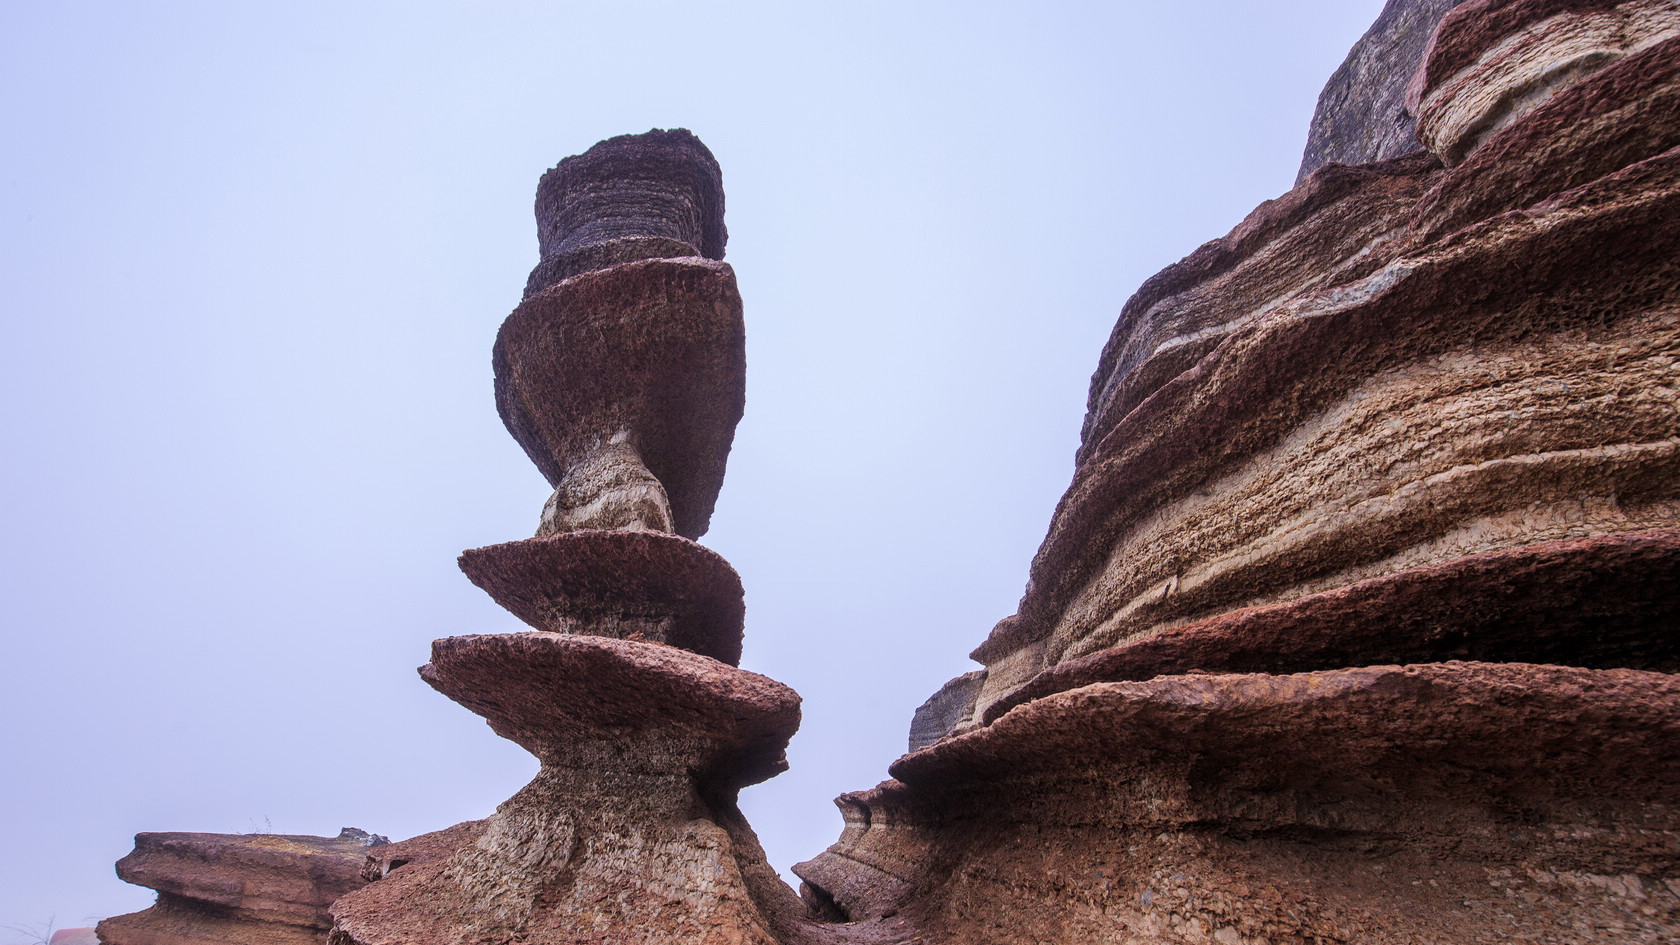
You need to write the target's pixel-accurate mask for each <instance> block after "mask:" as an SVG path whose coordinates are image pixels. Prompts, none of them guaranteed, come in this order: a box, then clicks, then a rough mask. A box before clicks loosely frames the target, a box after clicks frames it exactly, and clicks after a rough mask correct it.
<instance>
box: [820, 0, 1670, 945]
mask: <svg viewBox="0 0 1680 945" xmlns="http://www.w3.org/2000/svg"><path fill="white" fill-rule="evenodd" d="M1436 20H1438V21H1439V24H1438V26H1437V27H1436V28H1435V32H1434V33H1433V35H1432V36H1429V35H1427V34H1426V35H1419V34H1418V33H1417V32H1416V31H1415V30H1411V31H1409V30H1408V27H1406V26H1405V25H1404V24H1405V23H1422V22H1428V23H1429V24H1431V25H1434V21H1436ZM1408 50H1416V53H1415V54H1414V53H1413V52H1409V51H1408ZM1414 64H1415V69H1414V67H1413V66H1414ZM1338 89H1340V91H1336V90H1338ZM1402 91H1403V92H1404V95H1405V97H1406V99H1407V100H1408V101H1409V102H1410V103H1411V104H1410V111H1411V114H1414V115H1416V116H1417V125H1416V135H1417V138H1416V139H1415V140H1417V141H1421V142H1423V143H1424V144H1426V145H1427V146H1428V148H1429V150H1415V151H1414V150H1412V149H1411V148H1410V147H1407V146H1403V145H1402V144H1401V143H1399V139H1398V138H1396V137H1395V136H1393V135H1390V134H1389V133H1388V131H1387V130H1385V127H1386V126H1384V125H1383V124H1382V122H1383V121H1386V120H1387V118H1388V117H1391V116H1392V115H1395V114H1399V112H1398V111H1397V108H1398V106H1397V105H1396V104H1395V103H1396V102H1397V101H1398V100H1399V96H1400V95H1401V93H1402ZM1332 92H1336V94H1337V95H1339V96H1340V98H1339V99H1334V100H1332V99H1333V96H1332ZM1326 96H1327V98H1326V100H1324V101H1321V109H1320V116H1319V119H1318V122H1319V123H1318V124H1315V128H1314V135H1315V138H1314V141H1315V144H1314V145H1311V146H1309V151H1308V157H1309V162H1310V161H1311V160H1312V159H1313V153H1314V152H1313V148H1314V147H1317V146H1318V144H1317V143H1316V142H1320V141H1321V136H1320V134H1319V132H1320V126H1321V125H1324V126H1326V127H1336V126H1337V122H1338V121H1341V120H1342V118H1345V117H1346V116H1348V115H1352V114H1355V113H1364V114H1365V115H1367V116H1368V117H1369V118H1370V122H1369V123H1368V124H1367V125H1365V126H1362V127H1358V128H1355V130H1354V132H1353V133H1350V134H1351V137H1346V140H1347V141H1351V142H1352V145H1350V146H1351V147H1353V153H1352V154H1351V159H1352V160H1355V161H1370V162H1371V163H1360V164H1359V165H1358V166H1345V165H1344V164H1341V163H1326V164H1324V165H1323V166H1322V167H1318V168H1317V169H1316V170H1312V171H1311V172H1310V173H1308V174H1306V175H1305V177H1304V179H1303V180H1302V181H1301V182H1300V184H1299V186H1297V187H1296V188H1295V189H1294V190H1292V191H1291V192H1290V193H1288V194H1285V195H1284V196H1282V197H1280V198H1278V199H1277V200H1274V201H1269V202H1268V203H1266V204H1263V205H1262V206H1261V207H1260V208H1258V209H1257V210H1256V211H1255V212H1254V213H1253V214H1251V215H1250V217H1249V218H1248V219H1247V220H1245V221H1244V222H1243V223H1242V224H1241V225H1240V226H1238V227H1237V228H1236V229H1235V230H1234V231H1232V232H1231V233H1230V234H1229V235H1227V236H1225V237H1224V238H1222V239H1219V240H1215V241H1214V242H1212V243H1209V244H1207V245H1205V246H1203V247H1202V248H1201V249H1199V250H1197V251H1196V252H1195V253H1193V254H1192V255H1191V256H1189V257H1188V258H1186V259H1185V260H1183V261H1182V262H1180V263H1178V264H1177V265H1174V266H1172V267H1169V268H1168V269H1167V270H1165V271H1163V272H1162V273H1160V274H1159V275H1157V276H1155V277H1154V278H1152V279H1150V280H1149V281H1148V282H1146V283H1145V284H1144V286H1143V287H1142V288H1141V289H1140V290H1139V291H1138V293H1137V295H1136V296H1134V297H1133V298H1132V299H1131V300H1130V301H1129V302H1128V303H1127V304H1126V306H1125V308H1124V310H1123V311H1122V313H1121V316H1120V320H1119V323H1118V324H1117V325H1116V327H1115V329H1114V332H1113V335H1112V336H1111V338H1110V339H1109V342H1108V344H1107V346H1106V347H1105V349H1104V351H1103V352H1102V356H1101V358H1100V360H1099V363H1098V368H1097V371H1096V373H1095V375H1094V377H1093V379H1092V386H1091V394H1090V401H1089V409H1088V412H1087V415H1086V419H1085V426H1084V431H1083V436H1082V443H1081V446H1080V449H1079V453H1078V457H1077V468H1076V471H1075V475H1074V481H1073V483H1072V485H1071V486H1070V488H1069V490H1068V492H1067V493H1066V495H1065V496H1064V497H1063V498H1062V500H1061V502H1060V504H1059V505H1058V507H1057V509H1056V511H1055V514H1054V516H1053V518H1052V521H1051V524H1050V529H1049V533H1048V535H1047V536H1046V538H1045V541H1044V544H1043V546H1042V547H1041V548H1040V550H1039V553H1038V555H1037V556H1036V558H1035V559H1034V561H1033V566H1032V571H1031V574H1030V577H1029V581H1028V584H1027V589H1026V593H1025V595H1024V596H1023V598H1022V600H1021V605H1020V609H1019V610H1018V612H1017V613H1016V614H1013V615H1011V616H1009V617H1007V618H1005V619H1004V620H1002V621H1000V622H999V624H998V625H997V627H996V628H994V629H993V631H992V633H991V635H990V636H989V637H988V638H987V639H986V640H985V641H984V642H983V643H982V644H981V646H980V647H979V648H978V649H976V650H975V651H974V654H973V655H974V658H975V659H977V660H979V661H980V662H982V663H984V664H985V668H984V669H983V670H980V671H978V672H977V673H971V674H969V675H967V676H964V677H960V678H959V679H957V680H953V681H952V682H951V683H949V684H947V685H946V687H944V688H943V689H941V691H940V692H939V693H937V694H935V696H934V697H933V698H931V699H930V700H929V701H928V703H927V704H926V705H924V706H923V708H922V709H921V710H920V711H918V713H917V716H916V719H915V721H914V722H913V723H912V728H911V747H912V751H911V753H910V754H908V755H906V756H905V757H903V758H901V759H900V760H899V761H898V762H896V763H895V764H893V765H892V766H891V767H890V769H889V771H890V773H891V775H892V777H893V780H890V781H887V782H885V783H883V784H882V785H880V786H879V787H877V788H875V789H873V790H871V791H864V792H859V793H855V794H847V795H843V796H841V797H840V798H839V800H838V804H839V806H840V808H841V811H842V813H843V814H844V815H845V818H846V827H845V830H844V832H843V833H842V835H841V838H840V840H839V841H838V842H837V843H835V844H834V845H833V846H832V847H830V849H829V850H828V851H827V852H825V853H823V854H821V855H819V856H817V857H816V858H814V859H812V860H810V861H808V862H806V863H802V864H800V865H799V866H797V867H795V872H797V873H798V874H799V876H800V877H801V878H802V879H803V880H804V886H803V888H802V894H803V895H804V897H805V898H806V900H807V904H808V907H809V908H810V910H811V913H812V914H813V915H818V916H829V917H833V918H840V919H850V920H853V921H854V922H863V923H868V922H873V923H881V922H886V921H892V922H902V923H904V926H903V927H904V928H906V929H907V930H909V933H908V934H913V935H919V936H921V937H922V940H924V941H930V942H931V941H947V942H962V943H965V945H968V943H1000V945H1001V943H1017V942H1039V941H1056V942H1097V941H1116V942H1144V941H1149V942H1182V943H1205V942H1216V943H1221V945H1235V943H1256V942H1284V941H1287V942H1362V943H1389V942H1395V943H1399V942H1408V943H1410V942H1442V943H1446V942H1452V943H1464V942H1489V943H1493V942H1508V941H1523V942H1548V943H1564V942H1569V943H1588V942H1594V943H1598V942H1617V943H1628V942H1652V943H1655V942H1667V941H1674V940H1676V939H1680V819H1677V817H1680V809H1677V808H1676V807H1675V805H1674V804H1673V800H1672V799H1673V798H1674V797H1676V796H1680V740H1677V737H1680V675H1676V674H1677V673H1680V636H1677V635H1676V633H1675V628H1676V627H1677V626H1680V590H1677V589H1680V407H1677V401H1680V390H1677V386H1680V5H1677V4H1674V3H1668V2H1663V3H1657V2H1647V0H1627V2H1622V3H1614V2H1593V0H1507V2H1500V0H1469V2H1465V3H1462V4H1454V3H1438V4H1432V5H1431V4H1422V3H1400V2H1396V3H1391V4H1389V6H1388V8H1387V10H1385V12H1384V14H1383V20H1381V21H1379V23H1378V25H1377V26H1376V27H1374V28H1373V30H1372V32H1371V33H1370V34H1369V35H1368V36H1367V37H1366V39H1365V40H1362V41H1361V46H1360V47H1358V48H1356V49H1355V51H1354V54H1353V55H1352V56H1350V58H1349V64H1348V65H1347V66H1345V67H1344V69H1343V72H1341V73H1338V76H1337V78H1336V79H1334V80H1332V83H1331V86H1330V88H1328V89H1327V90H1326ZM1379 101H1381V102H1386V103H1387V104H1384V105H1381V106H1380V107H1379V106H1377V105H1374V104H1372V103H1376V102H1379ZM1350 103H1357V104H1350ZM1338 110H1340V111H1338ZM1338 115H1339V116H1341V117H1338ZM1326 116H1329V117H1328V118H1327V117H1326ZM1409 120H1410V119H1408V121H1409ZM1338 134H1340V132H1338ZM1338 146H1340V145H1338ZM1362 149H1363V150H1362ZM1408 151H1410V152H1411V153H1402V152H1408ZM1344 153H1347V152H1344ZM1379 158H1380V159H1379ZM846 927H847V926H837V928H846ZM895 927H896V926H895Z"/></svg>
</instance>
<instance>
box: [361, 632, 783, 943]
mask: <svg viewBox="0 0 1680 945" xmlns="http://www.w3.org/2000/svg"><path fill="white" fill-rule="evenodd" d="M421 675H422V676H423V677H424V678H425V680H426V681H427V682H428V683H430V684H431V685H432V686H433V687H435V688H437V689H438V690H439V691H441V692H443V693H444V694H445V695H448V696H449V697H450V698H452V699H454V700H456V701H457V702H460V703H461V704H462V705H465V706H467V707H468V708H470V709H472V710H473V711H474V712H477V713H479V714H480V715H483V716H485V717H486V718H487V719H488V720H489V721H490V724H491V727H492V728H494V729H495V731H496V733H497V734H499V735H501V736H502V737H504V738H508V739H511V740H513V741H515V742H517V743H519V744H520V745H522V746H524V747H525V748H526V749H528V750H530V751H531V752H532V753H533V754H535V755H536V756H537V757H538V758H539V759H540V760H541V761H542V769H541V770H540V771H539V772H538V774H537V777H536V778H535V779H534V780H533V781H532V782H531V783H530V784H529V785H527V786H526V787H525V789H524V790H522V791H520V792H519V793H518V794H516V795H515V796H514V797H512V798H511V799H509V800H508V801H507V802H505V803H503V804H502V805H501V807H499V808H498V809H497V811H496V814H495V815H494V816H492V817H491V818H490V819H489V820H487V821H485V822H484V823H483V825H482V829H481V830H480V829H479V828H478V827H477V825H462V827H461V828H455V829H456V831H457V833H455V834H452V835H448V836H440V837H435V838H433V839H432V840H429V841H428V842H427V843H426V844H424V846H423V849H422V850H421V851H419V852H423V853H427V854H428V855H426V856H417V857H416V858H415V859H414V860H413V861H411V862H409V863H405V864H402V865H401V866H399V867H397V868H393V869H389V870H385V871H384V872H385V874H386V875H385V876H384V878H382V879H380V880H379V881H378V882H376V883H373V884H372V885H370V886H369V887H368V888H367V889H365V890H363V891H361V892H359V893H357V894H355V895H352V896H348V897H346V898H344V899H342V900H340V901H339V902H338V904H337V905H335V906H334V908H333V917H334V919H335V926H334V931H333V941H334V942H338V943H349V942H355V943H360V945H384V943H392V945H394V943H399V942H416V941H423V942H428V943H446V942H491V941H494V942H515V941H517V942H530V943H539V942H540V943H550V942H568V943H570V942H579V943H581V942H603V941H622V940H630V939H633V940H635V941H641V942H720V943H721V942H730V943H743V942H764V943H771V942H776V941H790V940H792V939H793V938H796V937H797V934H798V933H797V926H798V925H799V924H800V923H802V922H803V918H802V916H803V909H802V907H800V905H799V903H798V900H797V899H796V898H795V897H794V894H793V891H792V890H791V889H789V888H788V887H787V886H786V884H784V883H782V882H781V881H780V880H779V879H777V878H776V876H775V874H774V872H772V871H771V870H770V868H769V866H768V865H766V864H765V862H764V854H763V851H762V850H761V849H760V848H759V846H758V841H757V839H756V837H754V836H753V833H752V830H751V829H750V828H749V827H748V826H747V825H746V822H745V820H744V819H743V818H742V817H741V815H740V812H739V811H738V810H737V808H736V806H735V794H736V791H737V790H738V789H739V788H740V787H742V786H744V785H747V784H752V783H754V782H757V781H761V780H763V779H765V778H767V777H770V776H772V775H774V774H776V773H777V772H779V771H781V770H783V769H785V768H786V760H785V757H784V749H785V747H786V745H787V741H788V739H789V738H790V737H791V736H792V734H793V732H794V730H795V729H796V728H797V727H798V724H799V697H798V696H797V695H795V694H794V693H793V691H792V690H790V689H788V688H787V687H786V686H782V685H780V684H779V683H776V682H773V681H772V680H769V679H766V678H765V677H763V676H759V675H756V674H754V673H749V672H746V671H744V670H740V669H735V668H733V667H730V666H727V665H725V664H723V663H719V662H718V661H716V660H713V659H709V658H707V657H703V656H699V655H696V654H693V653H689V652H686V651H683V650H679V649H675V648H672V647H668V646H661V645H658V644H653V643H638V642H632V641H625V640H610V639H603V638H599V637H582V636H568V635H561V634H550V633H522V634H505V635H499V636H477V637H451V638H449V639H444V640H438V641H437V642H435V643H434V644H433V647H432V661H431V662H430V663H428V664H427V665H426V666H425V667H423V668H422V670H421ZM451 848H453V849H451ZM445 851H448V852H445ZM778 930H789V931H786V932H785V934H784V933H783V932H782V931H778Z"/></svg>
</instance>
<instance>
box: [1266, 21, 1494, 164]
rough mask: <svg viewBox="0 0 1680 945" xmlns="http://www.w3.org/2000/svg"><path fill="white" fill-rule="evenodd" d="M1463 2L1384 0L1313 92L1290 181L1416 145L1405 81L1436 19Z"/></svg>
mask: <svg viewBox="0 0 1680 945" xmlns="http://www.w3.org/2000/svg"><path fill="white" fill-rule="evenodd" d="M1463 2H1464V0H1388V4H1387V5H1386V6H1384V7H1383V10H1382V13H1381V14H1379V15H1378V16H1377V21H1376V22H1375V23H1373V24H1372V25H1371V28H1370V29H1369V30H1367V31H1366V32H1365V35H1364V36H1362V37H1360V39H1359V42H1357V43H1355V44H1354V46H1353V50H1352V51H1351V52H1349V53H1348V57H1347V59H1346V61H1344V62H1343V63H1342V65H1341V68H1339V69H1337V70H1336V72H1335V74H1334V75H1332V76H1331V77H1330V81H1329V82H1327V83H1325V85H1324V91H1323V92H1320V93H1319V96H1318V108H1317V109H1316V110H1315V111H1314V112H1313V118H1312V126H1311V127H1310V128H1308V129H1307V149H1306V153H1304V154H1303V155H1302V156H1301V170H1300V172H1299V173H1298V174H1297V175H1296V177H1295V183H1296V184H1297V185H1299V184H1302V183H1304V182H1305V181H1306V179H1307V175H1309V174H1311V173H1312V172H1313V171H1316V170H1318V169H1319V168H1321V167H1323V166H1324V165H1326V164H1328V163H1330V162H1332V161H1334V162H1336V163H1338V164H1369V163H1371V162H1372V161H1386V160H1388V159H1389V158H1395V157H1399V156H1400V155H1402V154H1408V153H1410V152H1412V151H1416V150H1418V149H1419V148H1422V147H1423V145H1422V144H1421V143H1419V141H1418V137H1417V131H1416V130H1415V128H1414V118H1413V113H1412V112H1411V111H1410V110H1408V108H1407V105H1406V82H1407V80H1408V79H1409V78H1410V77H1411V74H1412V72H1413V71H1414V70H1416V69H1417V67H1418V63H1420V62H1422V61H1423V53H1424V47H1425V46H1427V45H1428V43H1429V36H1430V34H1431V33H1432V32H1433V31H1434V29H1435V25H1436V24H1437V23H1439V22H1441V17H1443V16H1445V15H1446V13H1447V11H1449V10H1451V9H1452V8H1453V7H1456V6H1458V5H1459V4H1460V3H1463Z"/></svg>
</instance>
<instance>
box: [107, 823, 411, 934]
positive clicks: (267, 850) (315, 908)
mask: <svg viewBox="0 0 1680 945" xmlns="http://www.w3.org/2000/svg"><path fill="white" fill-rule="evenodd" d="M384 842H385V838H383V837H379V836H376V835H373V834H369V833H367V832H365V831H362V830H357V829H355V828H349V827H347V828H345V829H344V830H343V831H342V832H341V833H340V834H339V836H338V837H336V838H328V837H302V836H279V835H274V834H214V833H142V834H139V835H138V836H136V837H135V838H134V852H132V853H130V854H129V855H127V856H125V857H123V858H122V859H121V860H118V861H117V876H118V877H120V878H121V879H122V880H124V881H125V882H130V883H134V884H135V885H138V886H146V887H148V888H151V889H155V890H157V891H158V901H157V905H155V906H153V907H152V908H150V909H146V910H144V911H142V912H135V913H131V914H129V915H122V916H115V917H113V918H110V919H106V920H105V921H103V922H101V923H99V937H100V941H102V942H105V943H107V945H176V943H181V945H187V943H204V945H210V943H227V945H235V943H237V945H244V943H252V945H306V943H309V945H320V943H321V942H323V941H324V940H325V937H326V931H327V929H328V928H329V927H330V925H331V921H332V920H331V917H330V916H329V915H328V914H327V907H328V906H329V905H331V904H332V902H333V901H334V900H336V899H338V898H339V897H340V896H343V895H344V894H346V893H348V892H350V891H351V890H354V889H357V888H359V887H360V886H362V884H363V882H364V880H363V879H362V876H361V869H362V864H363V861H364V860H365V859H366V857H367V856H368V853H369V850H370V848H372V849H377V847H378V846H379V845H380V844H383V843H384Z"/></svg>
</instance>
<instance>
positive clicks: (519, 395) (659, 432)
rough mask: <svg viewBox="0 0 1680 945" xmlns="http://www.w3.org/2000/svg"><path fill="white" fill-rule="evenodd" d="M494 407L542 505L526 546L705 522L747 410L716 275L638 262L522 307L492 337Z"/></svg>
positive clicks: (692, 530) (688, 528)
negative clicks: (536, 473) (548, 495)
mask: <svg viewBox="0 0 1680 945" xmlns="http://www.w3.org/2000/svg"><path fill="white" fill-rule="evenodd" d="M493 361H494V365H495V371H496V407H497V410H498V411H499V412H500V413H501V416H502V422H503V423H504V424H506V425H507V428H508V431H509V432H510V433H512V434H513V437H514V439H516V440H518V441H519V444H520V445H521V446H523V447H524V448H525V453H526V455H528V456H530V457H531V461H532V462H533V463H535V464H536V466H537V468H538V469H540V470H541V471H542V473H543V475H544V476H546V477H548V481H549V483H550V484H551V485H552V486H554V487H555V497H554V498H553V499H551V500H550V503H549V507H548V508H546V509H545V510H544V513H543V522H542V527H541V528H540V529H539V531H538V535H539V536H547V535H553V534H558V533H560V532H564V531H570V530H573V529H579V528H643V529H651V530H655V531H674V532H676V533H677V534H679V535H682V536H684V537H686V538H698V537H700V536H701V535H703V534H705V532H706V528H707V526H708V524H709V523H710V521H711V517H712V508H713V506H714V505H715V504H716V502H717V495H718V490H719V489H721V488H722V486H723V474H724V467H725V465H726V464H727V462H728V459H729V447H730V444H731V443H732V442H733V440H734V437H735V424H736V423H738V422H739V421H740V419H741V413H742V411H743V409H744V407H745V404H746V393H745V392H746V334H745V329H744V327H743V323H742V320H741V297H740V294H739V293H738V292H737V291H736V288H735V273H734V271H733V270H732V269H730V267H729V266H728V264H726V263H721V262H713V261H711V260H708V259H702V258H688V259H648V260H642V261H639V262H628V263H622V264H619V265H616V266H612V267H610V268H607V269H601V270H595V271H591V272H587V273H583V274H581V275H577V276H574V277H572V278H571V279H568V280H566V281H565V282H562V283H559V284H557V285H555V286H553V287H551V288H549V289H547V290H545V291H543V292H541V293H538V294H537V295H534V296H532V297H530V298H528V299H526V300H525V301H524V302H523V303H521V304H520V305H519V307H518V308H517V309H515V310H514V312H513V314H511V315H509V316H508V318H507V321H505V322H504V323H503V324H502V328H501V331H500V333H498V334H497V336H496V346H495V351H494V357H493Z"/></svg>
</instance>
